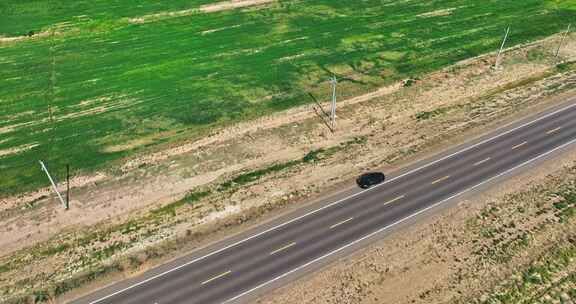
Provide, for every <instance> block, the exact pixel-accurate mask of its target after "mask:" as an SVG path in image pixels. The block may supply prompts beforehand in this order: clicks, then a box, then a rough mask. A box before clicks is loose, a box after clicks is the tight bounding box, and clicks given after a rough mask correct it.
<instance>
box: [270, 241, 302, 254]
mask: <svg viewBox="0 0 576 304" xmlns="http://www.w3.org/2000/svg"><path fill="white" fill-rule="evenodd" d="M294 245H296V243H294V242H292V243H290V244H288V245H286V246H284V247H282V248H278V249H276V250H274V251H272V252H270V255H273V254H276V253H278V252H280V251H282V250H286V249H288V248H290V247H292V246H294Z"/></svg>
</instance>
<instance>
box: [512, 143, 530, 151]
mask: <svg viewBox="0 0 576 304" xmlns="http://www.w3.org/2000/svg"><path fill="white" fill-rule="evenodd" d="M527 143H528V142H527V141H525V142H523V143H521V144H517V145H515V146H514V147H512V150H514V149H518V148H520V147H522V146H523V145H525V144H527Z"/></svg>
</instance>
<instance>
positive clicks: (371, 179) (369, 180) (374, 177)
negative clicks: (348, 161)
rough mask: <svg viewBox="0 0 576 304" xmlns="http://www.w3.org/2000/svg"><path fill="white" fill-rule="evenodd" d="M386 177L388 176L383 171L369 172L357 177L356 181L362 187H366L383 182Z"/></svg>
mask: <svg viewBox="0 0 576 304" xmlns="http://www.w3.org/2000/svg"><path fill="white" fill-rule="evenodd" d="M385 179H386V176H384V173H382V172H369V173H364V174H362V175H360V176H359V177H358V178H357V179H356V183H357V184H358V186H359V187H360V188H362V189H366V188H370V187H372V186H374V185H377V184H379V183H381V182H383V181H384V180H385Z"/></svg>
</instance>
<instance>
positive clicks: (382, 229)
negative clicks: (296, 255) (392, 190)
mask: <svg viewBox="0 0 576 304" xmlns="http://www.w3.org/2000/svg"><path fill="white" fill-rule="evenodd" d="M574 142H576V139H573V140H571V141H569V142H567V143H565V144H562V145H561V146H558V147H556V148H554V149H552V150H550V151H548V152H546V153H544V154H540V155H538V156H536V157H534V158H532V159H529V160H527V161H525V162H523V163H521V164H519V165H516V166H514V167H512V168H510V169H508V170H506V171H504V172H502V173H500V174H498V175H495V176H493V177H491V178H489V179H487V180H484V181H482V182H480V183H478V184H476V185H474V186H472V187H470V188H467V189H465V190H462V191H460V192H458V193H456V194H454V195H452V196H450V197H448V198H445V199H443V200H441V201H439V202H437V203H435V204H433V205H430V206H428V207H426V208H424V209H421V210H418V211H416V212H415V213H412V214H411V215H409V216H407V217H405V218H402V219H400V220H398V221H396V222H394V223H392V224H390V225H388V226H385V227H382V228H380V229H378V230H376V231H374V232H371V233H370V234H368V235H365V236H363V237H361V238H359V239H357V240H354V241H352V242H350V243H348V244H346V245H344V246H342V247H340V248H338V249H335V250H333V251H331V252H329V253H327V254H325V255H323V256H320V257H318V258H315V259H314V260H312V261H310V262H308V263H306V264H302V265H300V266H298V267H296V268H294V269H292V270H290V271H288V272H285V273H284V274H281V275H279V276H277V277H275V278H273V279H271V280H269V281H267V282H264V283H262V284H260V285H258V286H256V287H254V288H252V289H250V290H248V291H245V292H243V293H241V294H239V295H237V296H235V297H233V298H230V299H228V300H226V301H224V302H222V303H223V304H224V303H228V302H232V301H234V300H237V299H238V298H241V297H243V296H245V295H247V294H249V293H252V292H254V291H255V290H257V289H259V288H262V287H264V286H266V285H269V284H271V283H273V282H275V281H277V280H280V279H282V278H284V277H286V276H288V275H290V274H292V273H294V272H296V271H298V270H300V269H303V268H305V267H307V266H310V265H311V264H314V263H316V262H318V261H320V260H322V259H324V258H326V257H328V256H330V255H333V254H335V253H338V252H340V251H342V250H344V249H346V248H348V247H350V246H353V245H355V244H357V243H359V242H361V241H363V240H365V239H368V238H370V237H372V236H374V235H376V234H379V233H381V232H383V231H385V230H388V229H390V228H392V227H393V226H396V225H398V224H401V223H402V222H404V221H406V220H409V219H411V218H413V217H415V216H418V215H419V214H421V213H424V212H426V211H428V210H430V209H433V208H435V207H437V206H439V205H441V204H443V203H445V202H447V201H449V200H451V199H453V198H455V197H457V196H460V195H462V194H464V193H466V192H468V191H470V190H472V189H474V188H477V187H480V186H481V185H483V184H486V183H488V182H490V181H492V180H494V179H496V178H499V177H501V176H502V175H506V174H508V173H510V172H511V171H514V170H516V169H518V168H520V167H522V166H525V165H527V164H529V163H531V162H533V161H535V160H537V159H539V158H541V157H544V156H546V155H548V154H550V153H553V152H554V151H556V150H559V149H562V148H564V147H566V146H568V145H571V144H573V143H574Z"/></svg>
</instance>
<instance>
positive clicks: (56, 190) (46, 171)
mask: <svg viewBox="0 0 576 304" xmlns="http://www.w3.org/2000/svg"><path fill="white" fill-rule="evenodd" d="M39 162H40V166H42V171H44V172H45V173H46V175H47V176H48V179H49V180H50V183H51V184H52V189H54V192H56V195H58V198H59V199H60V202H61V203H62V206H64V208H65V209H66V210H68V204H67V203H66V202H64V199H63V198H62V195H61V194H60V192H58V188H56V183H55V182H54V179H52V176H51V175H50V172H48V169H47V168H46V166H45V165H44V162H43V161H41V160H39Z"/></svg>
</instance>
